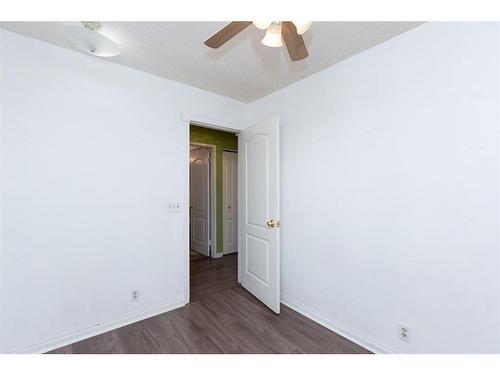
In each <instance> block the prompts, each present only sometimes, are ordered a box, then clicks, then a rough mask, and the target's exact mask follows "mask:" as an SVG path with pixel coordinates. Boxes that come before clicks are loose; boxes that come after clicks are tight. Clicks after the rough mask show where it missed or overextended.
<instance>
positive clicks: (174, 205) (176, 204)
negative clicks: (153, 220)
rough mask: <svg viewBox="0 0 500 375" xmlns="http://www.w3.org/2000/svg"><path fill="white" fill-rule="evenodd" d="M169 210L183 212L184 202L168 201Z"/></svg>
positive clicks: (170, 211)
mask: <svg viewBox="0 0 500 375" xmlns="http://www.w3.org/2000/svg"><path fill="white" fill-rule="evenodd" d="M167 212H168V213H172V212H182V204H181V203H180V202H168V203H167Z"/></svg>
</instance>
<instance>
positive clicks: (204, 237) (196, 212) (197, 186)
mask: <svg viewBox="0 0 500 375" xmlns="http://www.w3.org/2000/svg"><path fill="white" fill-rule="evenodd" d="M190 175H191V176H190V178H191V182H190V184H191V186H190V188H191V241H190V242H191V244H190V245H191V250H194V251H197V252H198V253H201V254H203V255H206V256H210V242H209V240H210V237H209V235H210V150H209V149H208V148H205V147H202V148H198V149H196V150H192V151H191V155H190Z"/></svg>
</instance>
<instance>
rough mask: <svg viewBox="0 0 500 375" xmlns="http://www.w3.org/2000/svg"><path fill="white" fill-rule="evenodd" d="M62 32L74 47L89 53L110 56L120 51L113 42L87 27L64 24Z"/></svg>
mask: <svg viewBox="0 0 500 375" xmlns="http://www.w3.org/2000/svg"><path fill="white" fill-rule="evenodd" d="M64 33H65V34H66V38H67V39H68V40H69V41H70V42H71V43H72V44H73V45H75V47H77V48H79V49H80V50H82V51H84V52H87V53H90V54H91V55H95V56H101V57H111V56H116V55H118V54H119V53H120V49H119V48H118V46H117V45H116V43H115V42H113V41H112V40H111V39H109V38H108V37H106V36H104V35H103V34H101V33H100V32H98V31H94V30H92V29H90V28H88V27H83V26H73V25H71V26H66V27H65V28H64Z"/></svg>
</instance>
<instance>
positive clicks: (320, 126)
mask: <svg viewBox="0 0 500 375" xmlns="http://www.w3.org/2000/svg"><path fill="white" fill-rule="evenodd" d="M499 66H500V23H498V22H423V21H418V22H417V21H415V22H413V21H412V22H410V21H404V22H395V21H391V22H386V21H383V22H382V21H380V22H379V21H377V22H375V21H364V22H353V21H343V22H340V21H328V22H327V21H312V22H311V21H308V22H306V21H300V22H299V21H231V20H228V21H213V22H201V21H189V22H188V21H184V22H180V21H179V22H177V21H164V22H160V21H158V22H147V21H143V22H125V21H123V22H122V21H109V22H106V21H105V20H102V21H68V22H64V21H53V22H38V21H36V22H35V21H30V22H17V21H2V22H0V303H1V305H0V353H2V354H14V353H25V354H35V353H40V354H41V353H48V354H59V355H63V354H98V353H101V354H134V353H140V354H153V353H154V354H184V353H185V354H208V353H210V354H267V353H269V354H282V353H283V354H300V353H304V354H371V353H375V354H379V353H380V354H382V353H385V354H500V236H499V233H500V232H499V228H500V215H499V208H500V201H499V191H500V190H499V189H500V186H499V185H500V179H499V173H500V157H499V156H500V154H499V142H500V132H499V129H500V110H499V108H500V69H499ZM44 357H53V356H44ZM370 358H371V357H370Z"/></svg>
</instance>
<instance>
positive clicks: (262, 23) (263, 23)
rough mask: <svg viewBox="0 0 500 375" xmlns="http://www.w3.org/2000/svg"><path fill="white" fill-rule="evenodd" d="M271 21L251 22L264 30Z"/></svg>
mask: <svg viewBox="0 0 500 375" xmlns="http://www.w3.org/2000/svg"><path fill="white" fill-rule="evenodd" d="M271 22H272V21H262V20H261V21H253V24H254V26H255V27H256V28H258V29H261V30H265V29H267V28H268V27H269V25H270V24H271Z"/></svg>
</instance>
